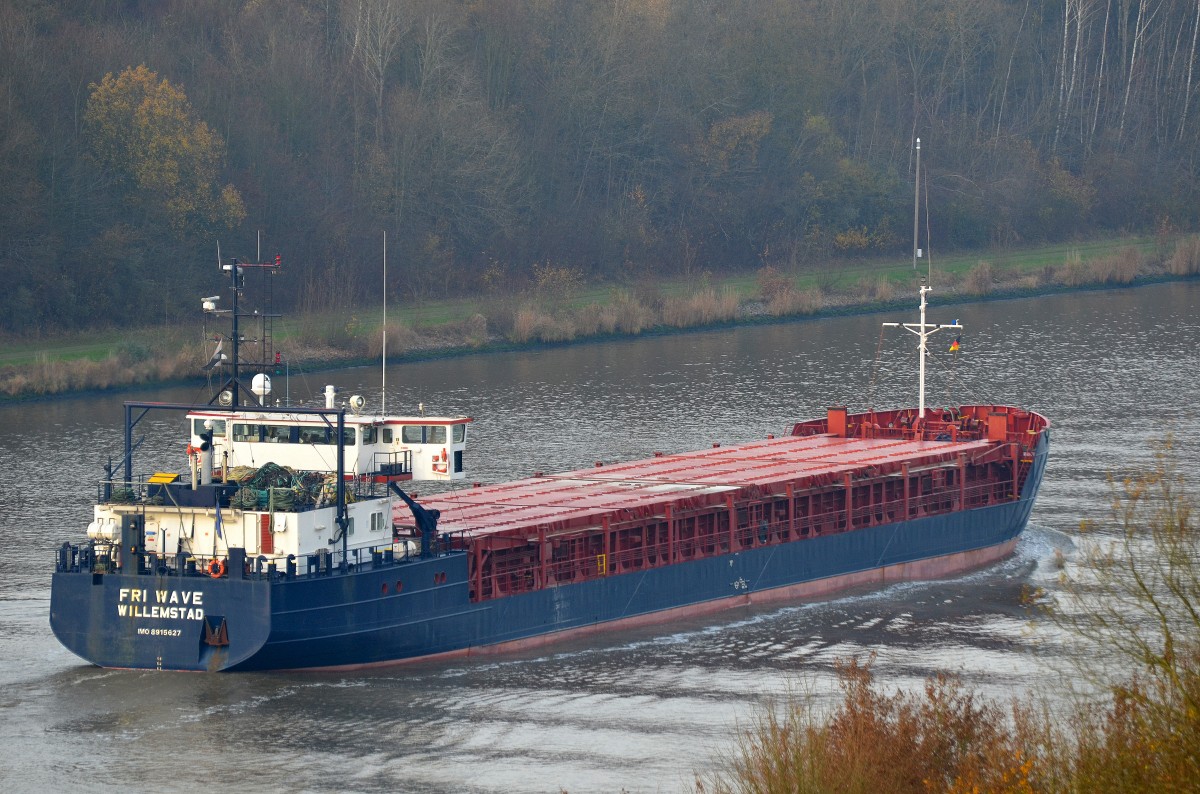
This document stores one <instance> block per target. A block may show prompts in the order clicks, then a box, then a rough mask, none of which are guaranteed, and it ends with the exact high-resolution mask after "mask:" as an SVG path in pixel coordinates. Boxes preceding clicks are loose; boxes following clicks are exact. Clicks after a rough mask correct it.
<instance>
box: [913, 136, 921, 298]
mask: <svg viewBox="0 0 1200 794" xmlns="http://www.w3.org/2000/svg"><path fill="white" fill-rule="evenodd" d="M915 181H916V194H915V195H914V196H913V270H916V269H917V240H918V238H919V236H920V222H919V218H920V214H921V139H920V138H917V178H916V180H915ZM922 300H924V295H922Z"/></svg>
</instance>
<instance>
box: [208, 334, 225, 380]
mask: <svg viewBox="0 0 1200 794" xmlns="http://www.w3.org/2000/svg"><path fill="white" fill-rule="evenodd" d="M224 344H225V340H224V339H219V340H218V341H217V349H216V351H214V352H213V354H212V358H210V359H209V360H208V363H207V364H205V365H204V370H205V371H206V372H207V371H208V370H210V369H212V368H213V367H215V366H217V365H218V364H220V363H221V362H222V361H224V360H225V356H224V355H223V354H222V353H221V346H222V345H224Z"/></svg>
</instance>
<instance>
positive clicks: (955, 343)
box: [950, 336, 962, 353]
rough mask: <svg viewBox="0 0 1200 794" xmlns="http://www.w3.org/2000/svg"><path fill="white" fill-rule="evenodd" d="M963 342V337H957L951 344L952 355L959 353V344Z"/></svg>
mask: <svg viewBox="0 0 1200 794" xmlns="http://www.w3.org/2000/svg"><path fill="white" fill-rule="evenodd" d="M961 341H962V337H961V336H956V337H954V341H953V342H951V343H950V352H951V353H957V352H958V343H959V342H961Z"/></svg>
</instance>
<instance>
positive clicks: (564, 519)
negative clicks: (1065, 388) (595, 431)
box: [397, 434, 1004, 539]
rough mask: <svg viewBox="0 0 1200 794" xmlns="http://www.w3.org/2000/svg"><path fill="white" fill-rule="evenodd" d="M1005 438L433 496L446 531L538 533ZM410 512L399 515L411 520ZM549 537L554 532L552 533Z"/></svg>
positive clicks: (823, 438) (809, 483)
mask: <svg viewBox="0 0 1200 794" xmlns="http://www.w3.org/2000/svg"><path fill="white" fill-rule="evenodd" d="M1002 446H1004V444H1003V443H1000V442H996V441H988V440H986V439H985V438H971V439H958V440H953V441H951V440H940V441H939V440H926V439H917V438H843V437H837V436H833V435H828V434H823V435H791V436H784V437H778V438H768V439H764V440H760V441H753V442H748V443H745V444H739V445H735V446H714V447H713V448H711V449H704V450H698V451H693V452H683V453H675V454H669V455H658V456H655V457H653V458H647V459H643V460H636V461H628V462H622V463H615V464H604V465H600V464H598V465H597V466H596V467H595V468H592V469H581V470H578V471H572V472H565V473H561V474H553V475H547V476H535V477H531V478H527V479H523V480H517V481H515V482H509V483H503V484H499V485H492V486H486V487H479V488H472V489H469V490H464V491H458V492H456V493H453V494H445V495H438V496H435V497H431V498H428V499H423V500H422V504H423V505H424V506H425V507H427V508H436V509H437V510H439V511H441V519H440V521H439V525H438V529H439V530H440V531H442V532H448V533H460V532H461V533H465V534H467V535H469V536H473V537H482V536H507V537H510V538H526V539H529V538H535V537H538V535H539V533H545V532H551V533H555V532H570V531H582V530H587V529H589V528H599V527H601V526H602V525H604V524H616V523H619V522H627V521H632V520H638V519H644V518H648V517H651V516H655V515H663V514H664V512H665V511H666V510H667V509H668V508H669V509H671V510H673V511H675V512H678V511H680V510H694V509H702V508H705V507H711V506H714V505H721V504H727V503H728V502H729V500H730V499H732V500H734V501H737V502H740V501H743V500H745V499H756V498H763V497H767V496H770V495H773V494H774V495H782V494H785V493H788V492H789V491H790V492H792V493H798V492H801V491H803V490H805V489H814V488H828V487H830V486H834V487H836V486H839V485H842V484H844V483H845V482H846V479H847V477H851V478H853V479H855V480H858V479H861V478H864V477H870V478H874V477H885V476H888V475H890V474H898V473H900V472H901V471H902V470H903V469H904V468H905V467H907V468H908V469H909V470H910V471H912V470H916V469H919V468H922V467H937V466H953V465H957V463H958V461H959V456H964V457H965V459H967V460H969V461H970V462H977V461H979V460H981V459H982V458H984V457H987V456H989V454H990V453H993V452H997V451H998V450H999V448H1000V447H1002ZM406 512H407V511H406V510H400V511H397V519H398V520H399V522H400V523H402V524H406V523H409V522H410V520H411V519H408V518H407V516H406ZM543 537H544V535H543Z"/></svg>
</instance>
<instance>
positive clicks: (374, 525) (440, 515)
mask: <svg viewBox="0 0 1200 794" xmlns="http://www.w3.org/2000/svg"><path fill="white" fill-rule="evenodd" d="M279 265H280V263H279V260H278V259H276V261H275V262H273V263H270V262H268V263H266V264H260V265H246V264H243V263H238V262H236V261H235V262H233V263H231V264H226V265H223V266H222V268H223V270H224V271H225V272H227V273H228V274H230V277H231V285H230V286H231V290H232V293H233V301H234V309H233V310H232V312H230V313H229V314H230V315H231V316H230V317H229V319H230V320H232V323H233V330H232V333H231V334H230V335H229V336H226V337H222V338H221V342H220V343H219V344H218V349H217V351H216V352H215V353H214V356H213V361H212V362H210V363H211V364H212V366H213V367H214V369H216V370H218V371H225V370H231V372H230V374H229V376H228V378H227V379H226V380H224V381H223V382H222V384H221V385H220V387H219V388H218V389H217V390H216V394H215V396H214V398H213V401H212V402H211V403H210V404H206V405H166V404H155V403H138V402H130V403H126V404H125V458H124V461H123V465H122V466H121V468H120V469H119V470H114V469H112V467H110V468H109V470H108V471H107V472H106V475H105V477H104V479H103V480H102V481H101V482H100V483H99V486H98V491H99V498H98V500H97V503H96V505H95V507H94V514H93V518H92V521H91V523H90V525H89V526H88V528H87V537H86V539H85V540H82V541H68V542H65V543H63V544H62V545H61V547H59V548H58V550H57V553H56V559H55V572H54V574H53V584H52V591H51V606H50V623H51V626H52V629H53V631H54V633H55V635H56V636H57V637H58V639H59V640H60V641H61V642H62V644H63V645H64V646H66V647H67V648H68V649H69V650H71V651H72V652H73V653H75V654H77V655H78V656H80V657H81V658H83V659H85V660H86V661H88V662H90V663H92V664H96V665H100V666H103V667H112V668H134V669H155V670H193V671H221V670H231V671H240V670H278V669H297V668H303V669H318V668H334V669H338V668H341V669H354V668H361V667H369V666H374V665H384V664H392V663H396V662H400V661H404V660H412V659H428V658H431V657H449V656H454V655H466V654H473V653H481V652H495V651H505V650H511V649H518V648H524V647H530V646H533V645H540V644H543V643H548V642H553V641H557V640H561V639H563V638H566V637H569V636H578V635H580V634H583V633H590V632H594V631H600V630H608V629H615V628H619V627H629V626H634V625H640V624H654V623H662V622H666V621H670V620H672V619H678V618H679V617H681V616H684V615H702V614H707V613H713V612H716V611H719V610H724V609H729V608H731V607H738V606H743V605H749V604H759V603H767V602H772V601H782V600H796V599H803V598H813V597H817V596H821V595H824V594H827V593H831V592H834V591H836V590H840V589H843V588H847V587H852V586H871V585H880V584H883V583H887V582H892V581H897V580H909V579H921V578H935V577H943V576H948V575H951V574H954V573H957V572H961V571H965V570H968V569H971V568H975V567H978V566H982V565H985V564H988V563H990V562H993V561H995V560H998V559H1000V558H1002V557H1004V556H1005V555H1007V554H1009V553H1010V552H1011V551H1012V549H1013V547H1014V545H1015V544H1016V542H1017V538H1018V536H1019V535H1020V534H1021V532H1022V530H1023V529H1024V528H1025V526H1026V524H1027V522H1028V520H1029V515H1030V511H1031V509H1032V508H1033V504H1034V499H1035V497H1036V495H1037V491H1038V486H1039V485H1040V483H1041V480H1042V476H1043V473H1044V471H1045V466H1046V460H1047V455H1048V449H1049V436H1050V433H1049V422H1048V421H1047V419H1046V418H1045V417H1043V416H1042V415H1040V414H1038V413H1035V412H1033V411H1030V410H1026V409H1022V408H1018V407H1014V406H1006V405H991V404H987V405H984V404H979V405H956V406H950V407H940V408H936V409H927V408H926V406H925V397H924V394H925V384H924V371H925V355H926V353H927V349H928V341H929V338H930V337H931V336H932V335H933V334H935V333H937V332H939V331H943V330H952V331H955V332H957V331H958V330H960V329H961V326H960V325H959V324H958V322H957V321H955V322H954V323H951V324H943V325H934V324H931V323H927V322H926V307H927V299H926V297H927V293H928V292H929V287H927V286H925V285H924V284H922V286H921V288H920V296H919V297H920V315H919V321H918V322H915V323H904V324H899V323H892V324H889V325H892V326H893V327H900V328H903V329H906V330H907V331H910V332H912V333H913V334H914V335H915V336H916V338H917V340H918V345H917V347H918V351H919V354H920V370H919V378H918V400H917V404H916V406H914V407H907V408H896V409H890V410H879V411H876V410H864V411H857V412H851V411H850V410H849V409H848V408H847V407H845V406H835V407H831V408H829V409H828V411H827V412H826V415H825V416H823V417H819V418H815V419H811V420H808V421H800V422H798V423H796V424H795V425H794V426H792V427H791V428H787V429H786V430H785V431H784V432H781V433H780V434H778V435H774V436H768V437H767V438H765V439H760V440H756V441H751V442H748V443H741V444H733V445H713V446H712V447H711V448H708V449H702V450H698V451H692V452H668V453H661V454H655V455H654V456H653V457H651V458H648V459H645V460H635V461H628V462H621V463H616V464H603V465H602V464H600V463H596V464H595V465H594V466H593V467H591V468H586V469H581V470H577V471H570V472H565V473H543V472H538V473H535V474H534V476H532V477H528V478H526V479H522V480H517V481H515V482H508V483H502V484H493V485H480V484H472V485H469V486H468V485H467V484H466V483H465V482H461V483H460V485H461V486H462V487H459V488H457V489H454V490H451V491H448V492H445V493H442V494H439V495H434V496H431V497H429V498H425V499H414V498H412V497H411V496H410V495H409V494H408V493H407V492H406V491H405V490H404V489H403V488H402V487H401V485H407V484H408V483H409V482H412V481H423V480H424V481H439V480H440V481H447V482H454V481H462V480H465V477H466V472H465V468H464V450H465V444H466V439H467V428H468V425H469V424H470V422H471V418H470V417H467V416H442V417H426V416H424V415H422V414H421V413H420V412H418V415H416V416H393V415H385V414H383V413H382V411H381V412H379V413H370V412H367V411H365V405H364V401H363V400H362V399H361V398H358V397H351V398H350V400H349V401H348V403H344V404H340V405H339V404H338V402H337V400H338V398H337V395H336V393H335V392H334V390H333V389H332V387H329V388H327V390H326V395H325V400H324V404H323V405H320V406H317V407H311V408H304V407H292V406H289V405H284V406H280V405H278V404H275V405H270V402H271V398H270V387H269V374H270V369H271V367H272V366H273V365H274V366H276V368H277V367H278V357H274V360H273V358H272V355H271V353H272V351H271V346H270V344H269V343H270V339H271V337H272V334H271V333H270V330H269V328H265V327H264V328H263V330H261V331H260V332H259V335H258V337H257V338H256V339H255V340H253V341H254V342H255V345H254V347H255V350H256V351H257V354H258V360H257V362H256V363H253V364H250V363H248V362H249V359H248V358H247V357H246V356H245V355H244V347H245V345H246V341H244V340H245V339H246V337H245V336H244V335H243V333H242V332H240V331H239V329H238V321H239V318H240V317H242V316H246V317H253V318H255V321H256V322H259V323H265V322H268V321H269V318H270V317H273V316H276V315H272V314H270V312H267V311H261V310H256V311H254V312H244V311H243V310H242V309H240V308H239V306H238V301H239V298H240V297H241V295H242V290H243V288H244V286H245V278H246V277H247V274H250V273H261V274H267V275H274V274H275V273H276V272H277V271H278V269H279ZM204 306H205V311H206V313H208V314H214V315H215V314H217V313H219V310H217V309H216V308H215V306H216V297H214V298H210V299H205V302H204ZM225 341H229V342H230V343H231V344H232V346H233V354H232V357H230V356H226V355H225V354H223V353H222V352H221V345H223V344H224V343H225ZM239 342H242V346H243V349H239V348H238V343H239ZM955 344H957V341H956V342H955ZM243 358H246V359H247V361H246V362H243V360H242V359H243ZM247 372H251V373H253V378H251V379H250V386H249V388H246V387H245V386H244V385H243V381H244V380H245V378H244V376H245V374H246V373H247ZM152 410H173V411H179V412H182V413H183V414H184V416H185V418H186V419H185V424H184V428H183V430H184V432H183V433H182V434H181V439H180V442H181V444H180V446H181V456H182V455H184V454H185V452H186V460H187V463H188V466H187V471H186V472H147V473H144V474H135V467H134V462H133V452H134V450H135V447H136V445H135V444H133V442H132V431H133V427H134V425H136V423H137V421H138V420H139V419H140V418H141V417H142V416H144V415H145V414H146V413H147V412H149V411H152ZM185 446H186V450H185V449H184V448H185ZM118 475H119V476H118Z"/></svg>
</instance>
